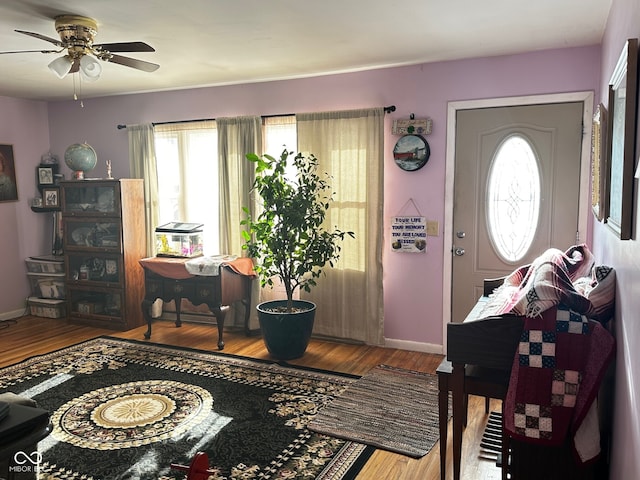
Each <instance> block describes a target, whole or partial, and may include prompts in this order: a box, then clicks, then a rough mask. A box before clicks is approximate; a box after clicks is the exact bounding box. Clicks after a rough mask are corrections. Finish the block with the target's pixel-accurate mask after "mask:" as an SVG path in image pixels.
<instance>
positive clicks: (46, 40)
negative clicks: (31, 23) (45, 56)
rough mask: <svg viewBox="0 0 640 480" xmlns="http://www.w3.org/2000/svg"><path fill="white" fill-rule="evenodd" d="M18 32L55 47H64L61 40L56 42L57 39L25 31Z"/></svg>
mask: <svg viewBox="0 0 640 480" xmlns="http://www.w3.org/2000/svg"><path fill="white" fill-rule="evenodd" d="M16 32H18V33H23V34H25V35H29V36H30V37H34V38H39V39H40V40H44V41H45V42H50V43H53V44H54V45H56V46H58V47H64V45H63V44H62V42H61V41H60V40H56V39H55V38H51V37H47V36H45V35H41V34H39V33H34V32H26V31H24V30H16Z"/></svg>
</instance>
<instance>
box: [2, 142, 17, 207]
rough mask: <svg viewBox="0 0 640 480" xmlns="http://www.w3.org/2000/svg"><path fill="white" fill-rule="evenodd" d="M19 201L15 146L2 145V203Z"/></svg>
mask: <svg viewBox="0 0 640 480" xmlns="http://www.w3.org/2000/svg"><path fill="white" fill-rule="evenodd" d="M14 200H18V187H17V183H16V169H15V162H14V160H13V145H0V202H9V201H14Z"/></svg>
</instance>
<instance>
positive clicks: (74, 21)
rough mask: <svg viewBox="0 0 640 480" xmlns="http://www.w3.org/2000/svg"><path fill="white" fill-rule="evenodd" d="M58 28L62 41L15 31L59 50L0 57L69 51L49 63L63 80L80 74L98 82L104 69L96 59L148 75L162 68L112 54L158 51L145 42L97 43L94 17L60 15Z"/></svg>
mask: <svg viewBox="0 0 640 480" xmlns="http://www.w3.org/2000/svg"><path fill="white" fill-rule="evenodd" d="M55 27H56V31H57V32H58V34H59V35H60V40H56V39H55V38H50V37H47V36H45V35H41V34H39V33H34V32H27V31H24V30H16V32H18V33H22V34H24V35H29V36H30V37H35V38H39V39H40V40H44V41H46V42H50V43H52V44H54V45H55V46H56V47H58V48H59V50H19V51H13V52H0V54H9V53H29V52H40V53H62V52H64V51H65V50H66V51H67V52H66V53H65V54H64V55H63V56H62V57H58V58H56V59H55V60H53V61H52V62H51V63H50V64H49V69H50V70H51V71H52V72H54V73H55V74H56V75H57V76H58V77H60V78H64V77H65V76H66V75H67V74H69V73H76V72H80V74H81V75H82V77H83V78H84V79H85V80H89V81H93V80H97V79H98V78H99V77H100V74H101V72H102V66H101V65H100V63H99V62H98V61H96V58H97V59H98V60H102V61H104V62H111V63H117V64H119V65H124V66H126V67H131V68H135V69H137V70H142V71H145V72H154V71H156V70H157V69H158V68H159V67H160V65H156V64H155V63H150V62H145V61H143V60H138V59H135V58H131V57H125V56H122V55H117V54H115V53H113V52H155V49H154V48H153V47H151V46H149V45H147V44H146V43H144V42H118V43H100V44H94V43H93V39H94V37H95V36H96V35H97V33H98V24H97V22H96V21H95V20H94V19H92V18H89V17H83V16H79V15H59V16H57V17H55ZM94 57H95V58H94Z"/></svg>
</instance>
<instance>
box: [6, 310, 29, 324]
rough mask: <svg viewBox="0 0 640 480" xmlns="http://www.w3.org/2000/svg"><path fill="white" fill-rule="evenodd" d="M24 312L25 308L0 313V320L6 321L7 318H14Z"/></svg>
mask: <svg viewBox="0 0 640 480" xmlns="http://www.w3.org/2000/svg"><path fill="white" fill-rule="evenodd" d="M24 314H25V309H24V308H21V309H19V310H14V311H13V312H5V313H0V322H6V321H7V320H14V319H16V318H18V317H22V316H23V315H24Z"/></svg>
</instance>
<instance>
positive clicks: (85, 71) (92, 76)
mask: <svg viewBox="0 0 640 480" xmlns="http://www.w3.org/2000/svg"><path fill="white" fill-rule="evenodd" d="M80 73H81V74H82V77H83V79H84V80H87V81H89V82H94V81H96V80H98V78H100V74H101V73H102V65H100V62H98V61H97V60H96V59H95V58H93V57H91V56H89V55H84V56H83V57H82V58H80Z"/></svg>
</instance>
